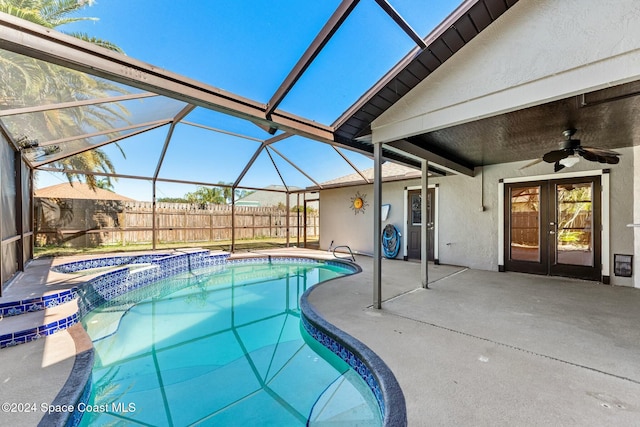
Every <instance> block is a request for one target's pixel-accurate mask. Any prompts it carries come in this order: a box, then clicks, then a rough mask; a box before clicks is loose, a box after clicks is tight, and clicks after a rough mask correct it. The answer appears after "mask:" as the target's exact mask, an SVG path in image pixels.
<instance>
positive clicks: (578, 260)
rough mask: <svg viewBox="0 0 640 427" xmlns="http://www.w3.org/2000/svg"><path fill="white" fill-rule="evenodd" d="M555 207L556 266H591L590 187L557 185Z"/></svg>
mask: <svg viewBox="0 0 640 427" xmlns="http://www.w3.org/2000/svg"><path fill="white" fill-rule="evenodd" d="M556 203H557V205H556V206H557V209H556V213H557V218H556V224H557V230H556V232H555V238H556V242H555V243H556V245H555V246H556V262H557V263H558V264H570V265H582V266H589V267H591V266H593V265H594V242H593V235H594V233H593V229H594V227H593V183H592V182H585V183H576V184H558V185H556Z"/></svg>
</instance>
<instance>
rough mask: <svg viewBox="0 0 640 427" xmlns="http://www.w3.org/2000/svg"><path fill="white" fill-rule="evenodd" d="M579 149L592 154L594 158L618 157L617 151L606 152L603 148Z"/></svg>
mask: <svg viewBox="0 0 640 427" xmlns="http://www.w3.org/2000/svg"><path fill="white" fill-rule="evenodd" d="M580 149H582V150H584V151H588V152H590V153H593V154H595V155H596V156H619V155H620V153H618V152H617V151H613V150H607V149H605V148H594V147H580Z"/></svg>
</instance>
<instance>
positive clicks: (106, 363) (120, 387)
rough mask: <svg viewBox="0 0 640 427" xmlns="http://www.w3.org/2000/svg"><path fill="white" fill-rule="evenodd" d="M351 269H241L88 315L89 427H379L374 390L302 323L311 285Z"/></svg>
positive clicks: (153, 289) (188, 280)
mask: <svg viewBox="0 0 640 427" xmlns="http://www.w3.org/2000/svg"><path fill="white" fill-rule="evenodd" d="M351 272H352V270H349V269H346V268H345V267H341V266H340V265H339V264H330V263H327V264H324V263H308V262H306V263H291V262H288V263H270V262H260V263H250V264H247V263H237V264H234V263H233V262H232V263H228V264H226V265H224V266H218V267H214V268H209V269H206V270H199V271H197V274H194V273H191V272H189V273H182V274H180V275H177V276H174V277H171V278H167V279H163V280H161V281H159V282H158V283H157V284H153V285H151V286H147V287H145V288H141V289H136V290H133V291H131V292H128V293H126V294H124V295H120V296H118V297H116V298H113V299H111V300H110V301H108V302H107V303H106V304H103V305H101V306H100V307H98V308H97V309H94V310H92V311H91V312H89V313H88V314H86V315H85V316H84V318H83V320H82V322H83V324H84V326H85V328H86V329H87V331H88V333H89V335H90V336H91V338H92V340H93V341H94V347H95V364H94V369H93V374H92V381H93V386H92V394H91V397H90V399H89V401H88V403H87V405H86V406H85V407H84V408H83V409H84V411H83V412H84V414H83V417H82V424H81V425H87V426H88V425H91V426H94V425H106V424H113V423H118V422H126V423H128V424H131V425H136V424H137V425H176V426H177V425H180V426H182V425H242V424H245V425H278V426H289V425H291V426H295V425H322V424H328V423H341V424H343V425H345V424H346V425H364V426H369V425H371V426H379V425H381V424H382V421H381V414H380V408H379V406H378V403H377V401H376V399H375V397H374V395H373V393H372V392H371V390H370V388H369V386H367V384H366V383H365V382H364V381H363V380H362V378H361V377H360V376H359V375H358V374H357V373H356V372H354V371H353V370H352V369H350V368H349V365H348V364H347V363H346V362H344V361H343V360H342V359H340V358H339V357H337V356H335V355H334V354H333V353H331V352H330V351H328V350H326V349H325V348H324V347H322V346H321V345H319V344H318V343H317V342H316V341H315V340H313V339H310V338H309V337H308V336H307V333H306V331H305V330H304V329H303V328H301V322H300V303H299V301H300V296H301V295H302V294H303V293H304V292H305V290H306V289H307V288H309V287H311V286H312V285H314V284H316V283H319V282H322V281H325V280H329V279H331V278H335V277H338V276H341V275H344V274H349V273H351Z"/></svg>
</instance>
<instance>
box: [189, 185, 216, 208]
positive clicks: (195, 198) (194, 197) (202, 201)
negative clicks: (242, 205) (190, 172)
mask: <svg viewBox="0 0 640 427" xmlns="http://www.w3.org/2000/svg"><path fill="white" fill-rule="evenodd" d="M184 198H185V199H187V201H188V202H189V203H197V204H199V205H200V206H202V207H204V206H205V205H206V204H207V203H213V204H216V205H223V204H225V203H226V200H225V197H224V192H223V191H222V190H221V189H220V188H218V187H203V186H200V187H198V189H197V190H196V191H194V192H191V193H187V194H185V195H184Z"/></svg>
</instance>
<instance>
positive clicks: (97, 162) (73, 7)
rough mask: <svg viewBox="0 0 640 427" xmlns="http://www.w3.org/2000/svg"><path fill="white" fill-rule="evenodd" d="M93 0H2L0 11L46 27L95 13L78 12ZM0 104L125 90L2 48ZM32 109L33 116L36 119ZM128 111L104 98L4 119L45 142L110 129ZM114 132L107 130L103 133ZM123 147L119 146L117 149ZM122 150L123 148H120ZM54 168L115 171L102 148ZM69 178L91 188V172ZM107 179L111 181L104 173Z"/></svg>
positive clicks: (72, 144) (48, 151) (52, 150)
mask: <svg viewBox="0 0 640 427" xmlns="http://www.w3.org/2000/svg"><path fill="white" fill-rule="evenodd" d="M92 3H93V1H92V0H0V12H5V13H8V14H11V15H14V16H17V17H20V18H22V19H26V20H28V21H31V22H34V23H36V24H39V25H42V26H44V27H47V28H56V29H57V28H58V27H60V26H63V25H66V24H70V23H74V22H79V21H87V20H89V21H92V20H96V18H90V17H82V16H78V15H77V14H78V12H80V11H81V10H83V9H84V8H85V7H87V6H91V5H92ZM68 34H69V35H71V36H74V37H77V38H79V39H82V40H85V41H88V42H91V43H94V44H96V45H99V46H102V47H104V48H107V49H110V50H114V51H117V52H121V53H122V50H121V49H120V48H119V47H118V46H116V45H115V44H113V43H110V42H108V41H104V40H100V39H97V38H94V37H90V36H88V35H87V34H84V33H68ZM0 83H1V84H0V108H19V107H24V106H33V105H47V104H55V103H59V102H62V101H69V100H82V99H93V98H106V97H108V96H110V95H113V94H122V93H126V90H124V89H123V88H122V87H120V86H117V85H115V84H113V83H111V82H108V81H105V80H103V79H99V78H96V77H93V76H90V75H87V74H85V73H81V72H79V71H75V70H71V69H67V68H64V67H60V66H57V65H54V64H49V63H46V62H43V61H38V60H36V59H33V58H29V57H25V56H22V55H19V54H16V53H12V52H6V51H2V52H0ZM34 114H37V116H38V117H37V118H35V119H34ZM127 116H128V111H127V110H126V109H125V108H124V107H123V106H122V105H120V104H118V103H105V104H97V105H92V106H90V107H82V108H65V109H53V110H48V111H44V112H41V113H31V114H29V115H22V116H14V117H12V118H11V119H8V120H5V122H6V124H7V127H8V128H9V130H10V131H11V133H12V134H13V135H14V136H15V137H16V139H18V138H19V137H20V136H24V137H25V138H26V137H27V136H28V138H26V139H27V140H29V141H33V140H40V141H48V140H53V139H60V138H69V137H73V136H76V135H83V134H86V133H87V130H91V131H94V132H95V131H103V130H108V129H111V128H113V124H114V122H127ZM114 136H116V134H108V135H106V137H107V138H111V137H114ZM89 144H90V142H89V141H87V140H85V139H82V138H81V137H80V138H79V139H77V140H74V141H69V142H67V143H65V145H64V148H65V150H69V151H72V150H75V149H79V148H84V147H88V146H89ZM30 151H31V152H30V155H31V157H32V158H33V157H36V156H37V157H38V160H42V159H43V158H53V157H51V156H55V155H56V154H57V153H58V147H44V149H43V148H39V149H38V148H35V149H30ZM121 151H122V150H121ZM123 155H124V153H123ZM54 164H55V165H56V166H58V167H62V168H66V169H75V170H87V171H95V172H107V173H114V172H115V169H114V167H113V164H112V162H111V161H110V159H109V158H108V156H107V155H106V154H105V153H104V151H102V150H100V149H95V150H89V151H85V152H83V153H81V154H77V155H74V156H71V157H67V158H62V159H60V160H57V161H56V162H55V163H54ZM66 175H67V179H68V180H69V182H71V183H73V181H74V180H78V181H82V180H83V179H84V180H85V181H86V183H87V184H88V185H89V186H90V187H91V188H95V187H96V185H97V182H98V181H97V180H96V178H95V175H92V174H88V175H79V174H76V173H72V172H70V173H67V174H66ZM106 184H107V185H109V186H111V180H110V179H109V178H108V177H107V178H106Z"/></svg>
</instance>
